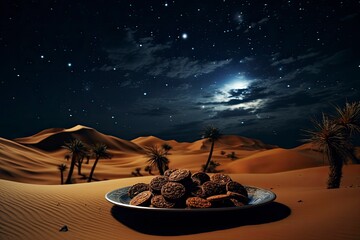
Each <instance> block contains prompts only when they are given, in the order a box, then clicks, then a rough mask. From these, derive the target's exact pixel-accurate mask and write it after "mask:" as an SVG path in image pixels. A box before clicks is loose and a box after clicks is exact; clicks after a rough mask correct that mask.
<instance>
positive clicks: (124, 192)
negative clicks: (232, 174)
mask: <svg viewBox="0 0 360 240" xmlns="http://www.w3.org/2000/svg"><path fill="white" fill-rule="evenodd" d="M130 187H131V186H128V187H123V188H118V189H115V190H113V191H110V192H108V193H106V195H105V198H106V200H108V201H109V202H111V203H113V204H115V205H118V206H120V207H125V208H133V209H142V210H146V211H167V212H188V211H191V212H198V211H207V212H208V211H233V210H241V209H248V208H254V207H258V206H262V205H264V204H267V203H270V202H272V201H274V200H275V198H276V195H275V193H273V192H272V191H270V190H267V189H263V188H258V187H252V186H244V187H245V188H246V190H247V192H248V195H249V200H250V201H249V203H248V205H244V206H242V207H223V208H196V209H195V208H191V209H185V208H154V207H141V206H133V205H130V204H129V202H130V200H131V198H130V197H129V196H128V190H129V188H130Z"/></svg>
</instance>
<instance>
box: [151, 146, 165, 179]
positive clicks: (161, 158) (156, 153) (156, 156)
mask: <svg viewBox="0 0 360 240" xmlns="http://www.w3.org/2000/svg"><path fill="white" fill-rule="evenodd" d="M145 150H146V155H147V156H148V157H149V159H148V163H149V165H150V166H156V167H157V169H158V170H159V173H160V175H164V172H165V171H166V169H168V165H169V159H168V158H167V157H166V155H167V154H166V151H165V150H164V149H163V148H159V147H158V146H156V145H154V146H150V147H145Z"/></svg>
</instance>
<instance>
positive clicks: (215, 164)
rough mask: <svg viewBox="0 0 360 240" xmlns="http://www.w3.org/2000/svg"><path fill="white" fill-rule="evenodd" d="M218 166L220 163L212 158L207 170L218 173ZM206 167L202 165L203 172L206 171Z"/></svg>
mask: <svg viewBox="0 0 360 240" xmlns="http://www.w3.org/2000/svg"><path fill="white" fill-rule="evenodd" d="M218 166H220V163H218V162H216V161H212V160H211V161H210V163H209V166H208V168H207V172H208V173H217V172H219V171H218V170H216V168H217V167H218ZM204 168H205V165H202V171H203V172H205V171H204Z"/></svg>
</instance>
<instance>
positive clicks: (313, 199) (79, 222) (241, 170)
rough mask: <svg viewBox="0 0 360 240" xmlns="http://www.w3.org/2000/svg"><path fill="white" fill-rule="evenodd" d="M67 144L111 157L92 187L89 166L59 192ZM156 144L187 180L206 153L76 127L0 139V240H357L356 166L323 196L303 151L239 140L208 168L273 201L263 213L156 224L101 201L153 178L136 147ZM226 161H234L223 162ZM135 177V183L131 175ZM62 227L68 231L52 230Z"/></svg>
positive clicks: (312, 151)
mask: <svg viewBox="0 0 360 240" xmlns="http://www.w3.org/2000/svg"><path fill="white" fill-rule="evenodd" d="M75 137H76V138H79V139H81V140H82V141H84V142H86V143H87V144H92V143H95V142H103V143H105V144H107V145H108V146H109V149H110V153H111V154H112V155H113V158H112V159H102V160H100V162H99V163H98V166H97V168H96V171H95V174H94V178H95V179H94V182H91V183H85V182H86V176H87V175H88V174H89V171H90V168H91V166H92V163H93V162H92V161H93V160H91V161H90V163H89V164H88V165H87V164H83V169H82V173H83V175H78V174H77V173H76V171H75V172H74V180H75V182H77V183H78V184H72V185H59V182H60V177H59V176H60V174H59V170H58V169H57V166H58V165H59V164H61V163H65V164H67V165H68V166H69V162H67V161H66V160H65V159H64V156H65V154H66V153H67V151H66V149H63V148H62V147H61V146H62V145H63V143H64V141H68V140H69V139H71V138H75ZM163 143H168V144H170V145H171V146H172V147H173V149H172V150H171V151H170V155H169V156H168V157H169V160H170V167H171V168H188V169H190V170H191V171H193V172H194V171H197V170H199V169H200V167H201V165H202V164H204V163H205V161H206V159H207V157H208V151H209V148H210V145H209V143H208V142H207V141H205V140H198V141H195V142H193V143H180V142H177V141H175V140H162V139H159V138H156V137H154V136H148V137H139V138H137V139H134V140H131V141H127V140H123V139H119V138H117V137H114V136H109V135H105V134H102V133H99V132H97V131H96V130H95V129H92V128H88V127H85V126H81V125H78V126H75V127H74V128H70V129H59V128H54V129H47V130H44V131H42V132H39V133H37V134H35V135H33V136H30V137H25V138H19V139H15V140H8V139H4V138H0V193H1V197H0V212H1V214H0V239H2V240H3V239H4V240H5V239H8V240H13V239H14V240H15V239H16V240H18V239H129V240H130V239H131V240H132V239H176V240H182V239H184V240H185V239H206V240H208V239H209V240H211V239H214V240H215V239H229V240H232V239H239V237H240V238H244V239H255V240H256V239H261V240H263V239H279V240H287V239H295V240H296V239H334V240H335V239H336V240H337V239H349V240H350V239H352V240H355V239H356V240H357V239H360V230H359V226H360V212H359V208H358V204H359V202H360V165H355V164H348V165H346V166H344V172H343V179H342V184H341V188H339V189H334V190H328V189H326V181H327V176H328V170H329V169H328V166H327V165H326V164H327V163H326V162H324V161H323V158H322V154H321V153H320V152H319V151H317V150H316V148H314V146H311V145H308V144H305V145H302V146H299V147H297V148H293V149H283V148H279V147H277V146H273V145H269V144H265V143H263V142H261V141H260V140H254V139H249V138H243V137H240V136H224V137H223V138H222V139H221V141H219V142H218V143H216V145H215V149H214V154H213V160H215V161H216V162H218V163H220V166H219V167H218V169H219V170H221V171H223V172H225V173H229V174H230V176H231V177H232V179H233V180H236V181H239V182H241V183H243V184H244V185H251V186H257V187H262V188H266V189H270V190H272V191H273V192H274V193H275V194H276V195H277V198H276V200H275V202H273V203H270V204H268V205H265V206H262V207H258V208H254V209H249V210H242V211H240V212H234V213H232V212H229V213H221V212H219V213H216V214H214V213H208V214H202V215H194V214H193V215H191V216H189V215H184V214H176V216H174V215H171V214H170V215H169V214H165V213H164V214H160V215H159V216H157V217H156V221H154V214H153V213H148V212H143V211H132V210H126V209H123V208H120V207H115V206H113V205H112V204H111V203H109V202H107V201H106V200H105V198H104V195H105V194H106V193H107V192H108V191H111V190H113V189H116V188H120V187H124V186H130V185H132V184H134V183H137V182H149V181H150V180H151V179H152V177H153V176H151V175H149V173H147V172H145V171H144V167H145V166H146V165H147V162H146V161H147V157H146V155H144V147H145V146H150V145H153V144H157V145H161V144H163ZM232 152H234V155H235V158H234V159H230V158H229V157H227V155H228V154H230V153H232ZM359 152H360V151H359V148H357V154H358V153H359ZM135 168H140V169H141V170H140V174H142V175H143V177H134V176H133V175H132V174H131V172H133V171H134V169H135ZM65 174H67V172H65ZM153 174H157V172H156V171H153ZM104 180H107V181H104ZM64 225H66V226H67V228H68V231H67V232H61V231H59V230H60V229H61V228H62V227H64Z"/></svg>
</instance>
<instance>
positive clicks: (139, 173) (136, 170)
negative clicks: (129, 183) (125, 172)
mask: <svg viewBox="0 0 360 240" xmlns="http://www.w3.org/2000/svg"><path fill="white" fill-rule="evenodd" d="M140 171H141V168H139V167H137V168H135V172H136V174H137V175H138V176H142V174H141V172H140Z"/></svg>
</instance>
